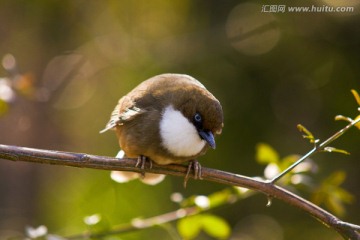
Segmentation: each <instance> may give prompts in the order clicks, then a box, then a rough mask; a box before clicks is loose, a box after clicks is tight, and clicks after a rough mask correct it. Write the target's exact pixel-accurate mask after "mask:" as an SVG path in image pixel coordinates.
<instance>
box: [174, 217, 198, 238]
mask: <svg viewBox="0 0 360 240" xmlns="http://www.w3.org/2000/svg"><path fill="white" fill-rule="evenodd" d="M200 216H201V215H196V216H191V217H186V218H183V219H180V220H179V221H178V222H177V229H178V232H179V234H180V235H181V236H182V238H183V239H193V238H195V237H196V236H197V235H199V233H200V230H201V218H200Z"/></svg>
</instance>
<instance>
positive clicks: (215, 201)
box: [208, 189, 233, 208]
mask: <svg viewBox="0 0 360 240" xmlns="http://www.w3.org/2000/svg"><path fill="white" fill-rule="evenodd" d="M232 195H233V193H232V192H231V190H230V189H224V190H222V191H218V192H215V193H212V194H210V195H209V196H208V198H209V201H210V207H211V208H213V207H217V206H220V205H223V204H225V203H227V202H229V199H230V198H231V196H232Z"/></svg>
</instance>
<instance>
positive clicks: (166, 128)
mask: <svg viewBox="0 0 360 240" xmlns="http://www.w3.org/2000/svg"><path fill="white" fill-rule="evenodd" d="M160 136H161V140H162V145H163V146H164V147H165V148H166V149H167V150H168V151H169V152H170V153H171V154H173V155H175V156H177V157H190V156H194V155H196V154H198V153H199V152H200V151H201V150H202V149H203V147H204V146H205V144H206V142H205V141H204V140H202V139H201V138H200V136H199V134H198V132H197V130H196V128H195V126H194V125H193V124H192V123H191V122H189V120H188V119H187V118H186V117H184V115H183V114H182V113H181V112H180V111H178V110H175V109H174V107H173V106H171V105H170V106H168V107H166V108H165V110H164V112H163V114H162V118H161V121H160Z"/></svg>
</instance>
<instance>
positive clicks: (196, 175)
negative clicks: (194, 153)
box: [184, 160, 202, 188]
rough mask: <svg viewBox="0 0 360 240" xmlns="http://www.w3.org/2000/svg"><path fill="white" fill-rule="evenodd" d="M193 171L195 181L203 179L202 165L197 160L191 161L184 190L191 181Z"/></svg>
mask: <svg viewBox="0 0 360 240" xmlns="http://www.w3.org/2000/svg"><path fill="white" fill-rule="evenodd" d="M191 169H193V170H194V179H200V180H201V179H202V176H201V174H202V173H201V165H200V163H199V162H198V161H197V160H191V161H189V165H188V168H187V171H186V175H185V178H184V188H186V185H187V182H188V180H189V177H190V171H191Z"/></svg>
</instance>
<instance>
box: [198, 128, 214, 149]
mask: <svg viewBox="0 0 360 240" xmlns="http://www.w3.org/2000/svg"><path fill="white" fill-rule="evenodd" d="M199 135H200V137H201V138H202V139H204V140H205V141H206V142H207V143H208V144H209V146H210V147H211V148H212V149H215V147H216V144H215V138H214V134H213V133H212V132H211V131H206V130H199Z"/></svg>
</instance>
